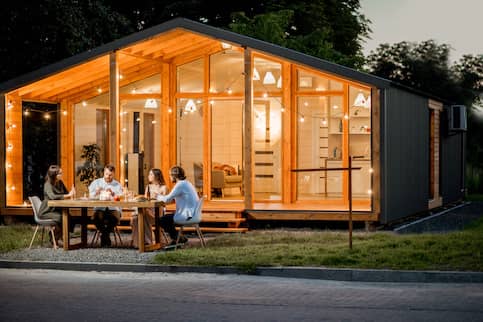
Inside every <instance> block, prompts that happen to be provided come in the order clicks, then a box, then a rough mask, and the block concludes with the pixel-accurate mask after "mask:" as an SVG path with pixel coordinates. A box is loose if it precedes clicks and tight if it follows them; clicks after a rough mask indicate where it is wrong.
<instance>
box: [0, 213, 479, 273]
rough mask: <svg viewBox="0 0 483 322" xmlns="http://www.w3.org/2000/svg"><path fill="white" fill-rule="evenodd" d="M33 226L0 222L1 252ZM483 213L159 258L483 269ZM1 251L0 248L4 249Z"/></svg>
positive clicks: (215, 245)
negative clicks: (465, 220)
mask: <svg viewBox="0 0 483 322" xmlns="http://www.w3.org/2000/svg"><path fill="white" fill-rule="evenodd" d="M31 236H32V227H31V226H28V225H12V226H1V227H0V253H1V252H7V251H11V250H14V249H19V248H25V247H28V244H29V242H30V238H31ZM482 250H483V219H480V220H478V221H476V222H474V223H473V225H472V226H471V227H470V228H468V229H466V230H464V231H458V232H452V233H445V234H434V233H432V234H429V233H428V234H413V235H406V234H404V235H399V234H395V233H392V232H382V231H378V232H358V231H357V232H354V234H353V248H352V250H350V249H349V242H348V233H347V232H346V231H343V232H342V231H326V230H324V231H322V230H307V229H304V230H301V229H275V230H255V231H250V232H248V233H244V234H220V235H216V236H215V237H213V238H210V240H209V241H208V244H207V247H206V248H204V249H203V248H199V247H198V246H196V247H195V246H191V247H186V248H184V249H182V250H177V251H170V252H161V253H158V254H156V256H154V258H153V260H152V262H153V263H154V264H163V265H201V266H235V267H238V268H241V269H244V270H246V271H251V270H253V269H254V268H255V267H257V266H315V267H330V268H372V269H400V270H456V271H483V257H482ZM0 257H1V254H0Z"/></svg>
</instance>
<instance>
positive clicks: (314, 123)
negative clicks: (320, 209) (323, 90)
mask: <svg viewBox="0 0 483 322" xmlns="http://www.w3.org/2000/svg"><path fill="white" fill-rule="evenodd" d="M341 105H342V97H341V96H315V97H314V96H306V97H304V96H301V97H298V99H297V117H298V122H297V128H298V131H297V132H298V134H297V146H298V150H297V168H299V169H317V168H327V167H329V168H336V167H337V168H340V167H342V151H343V150H342V123H341V115H340V114H334V113H331V112H332V110H341V109H342V106H341ZM342 180H343V177H342V172H324V171H308V172H299V173H297V199H298V200H322V199H326V198H333V197H337V198H340V196H341V194H342V186H343V185H342Z"/></svg>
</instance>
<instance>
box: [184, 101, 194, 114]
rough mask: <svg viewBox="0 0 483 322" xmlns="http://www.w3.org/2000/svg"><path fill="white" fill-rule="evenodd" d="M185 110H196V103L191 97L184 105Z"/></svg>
mask: <svg viewBox="0 0 483 322" xmlns="http://www.w3.org/2000/svg"><path fill="white" fill-rule="evenodd" d="M184 110H185V112H194V111H196V104H195V102H194V101H193V100H192V99H189V100H188V102H187V103H186V105H185V107H184Z"/></svg>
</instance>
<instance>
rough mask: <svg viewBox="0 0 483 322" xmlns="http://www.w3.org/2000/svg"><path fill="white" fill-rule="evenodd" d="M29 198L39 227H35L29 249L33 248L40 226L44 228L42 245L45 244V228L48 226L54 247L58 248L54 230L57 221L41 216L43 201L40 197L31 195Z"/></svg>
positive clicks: (41, 239)
mask: <svg viewBox="0 0 483 322" xmlns="http://www.w3.org/2000/svg"><path fill="white" fill-rule="evenodd" d="M29 200H30V204H31V205H32V210H33V212H34V219H35V222H36V223H37V227H35V231H34V235H33V236H32V240H31V241H30V245H29V249H30V248H32V244H33V242H34V240H35V236H36V235H37V231H38V230H39V228H42V231H41V233H40V234H41V235H40V236H41V238H40V245H41V246H42V245H43V244H44V228H46V227H48V228H49V232H50V235H51V236H52V241H53V244H54V249H57V241H56V240H55V232H54V228H55V227H56V226H57V223H56V222H55V221H54V220H52V219H41V218H39V210H40V204H41V203H42V201H41V200H40V198H39V197H37V196H31V197H29Z"/></svg>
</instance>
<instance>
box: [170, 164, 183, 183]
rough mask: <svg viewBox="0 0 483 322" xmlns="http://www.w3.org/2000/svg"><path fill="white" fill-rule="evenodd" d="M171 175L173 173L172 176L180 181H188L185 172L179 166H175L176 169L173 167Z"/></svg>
mask: <svg viewBox="0 0 483 322" xmlns="http://www.w3.org/2000/svg"><path fill="white" fill-rule="evenodd" d="M169 173H171V175H172V176H173V177H174V178H176V179H178V180H184V179H186V175H185V174H184V170H183V168H182V167H180V166H179V165H175V166H174V167H172V168H171V170H169Z"/></svg>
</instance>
